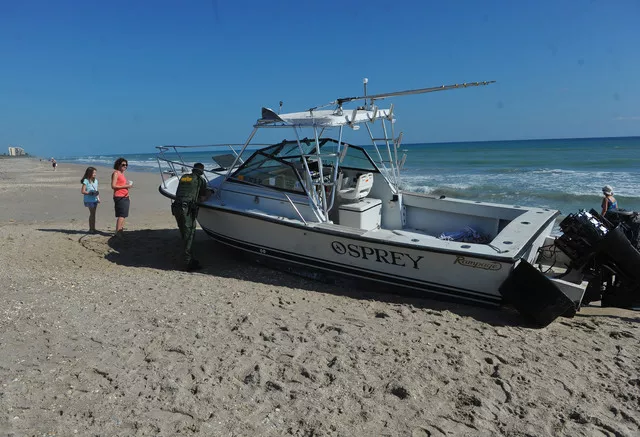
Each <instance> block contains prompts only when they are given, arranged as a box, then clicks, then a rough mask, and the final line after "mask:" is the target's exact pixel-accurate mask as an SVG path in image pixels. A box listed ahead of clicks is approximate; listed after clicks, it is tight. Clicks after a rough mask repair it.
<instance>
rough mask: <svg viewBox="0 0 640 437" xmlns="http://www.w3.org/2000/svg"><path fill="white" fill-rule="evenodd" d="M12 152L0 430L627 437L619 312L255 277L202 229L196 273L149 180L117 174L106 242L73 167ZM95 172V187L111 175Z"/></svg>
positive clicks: (7, 169) (638, 424) (632, 372)
mask: <svg viewBox="0 0 640 437" xmlns="http://www.w3.org/2000/svg"><path fill="white" fill-rule="evenodd" d="M16 162H17V161H16ZM16 162H13V163H12V165H7V163H8V161H7V160H0V202H1V204H2V205H3V206H5V207H4V208H0V235H1V237H2V238H1V239H0V244H1V246H0V283H2V284H3V285H4V290H3V291H2V296H3V306H2V309H1V310H0V345H1V346H2V350H3V354H0V380H1V383H2V390H0V392H1V394H0V407H1V408H0V433H3V434H8V435H12V434H13V435H46V434H49V435H74V434H75V435H108V436H111V435H132V436H150V435H176V434H181V435H192V436H196V435H201V436H210V435H263V436H280V435H287V434H289V435H325V436H339V435H344V436H347V435H348V436H351V435H354V436H369V435H390V436H405V435H410V436H426V435H431V436H444V435H473V436H476V435H481V436H523V435H554V436H585V437H586V436H593V435H603V436H604V435H614V434H615V435H620V436H633V435H638V434H639V433H640V413H639V412H638V408H637V406H638V400H639V399H640V393H639V392H638V389H639V387H640V380H639V378H638V369H639V368H640V345H639V344H638V343H639V342H638V339H640V323H639V322H640V316H639V315H638V313H637V312H634V311H627V310H619V309H613V308H597V307H587V308H583V309H581V311H580V312H579V313H578V315H577V316H576V317H574V318H572V319H568V318H561V319H558V320H557V321H555V322H554V323H552V324H551V325H549V326H548V327H547V328H544V329H531V328H528V327H526V326H522V325H521V319H520V316H519V315H518V314H516V313H515V312H511V311H508V310H506V309H488V308H476V307H472V306H467V305H464V304H454V303H448V302H440V301H435V300H430V299H419V298H408V297H403V296H398V295H394V294H391V293H377V292H372V291H368V290H365V289H358V288H357V287H354V286H353V285H346V284H345V283H342V282H340V281H336V282H328V281H325V282H322V281H313V280H310V279H307V278H304V277H302V276H294V275H291V274H287V273H284V272H282V271H279V270H273V269H269V268H266V267H264V266H262V265H260V264H257V263H253V262H249V261H247V260H246V259H244V258H243V257H240V256H238V255H237V254H236V253H234V252H231V251H229V250H228V249H227V248H225V247H222V246H220V245H218V244H216V243H214V242H212V241H211V240H210V239H209V238H208V237H207V236H206V235H205V234H204V232H203V231H202V230H200V229H198V231H197V233H196V238H195V241H194V251H195V254H196V257H197V258H198V259H200V261H201V262H202V264H203V265H204V266H205V267H204V269H203V270H202V271H200V272H198V273H186V272H183V271H180V270H178V266H179V265H180V262H179V251H180V250H179V248H180V246H181V240H180V237H179V233H178V230H177V228H176V224H175V221H174V219H173V217H172V216H171V214H170V211H169V201H168V199H165V198H164V197H163V196H162V195H160V194H159V193H158V185H159V184H160V182H161V178H160V177H159V175H158V174H153V173H144V172H140V173H135V172H129V171H127V172H126V174H127V175H130V179H133V181H134V188H133V189H132V192H131V196H132V200H131V214H130V217H129V218H128V219H127V221H126V226H125V228H126V232H125V236H124V238H123V239H122V240H119V239H114V238H110V233H112V231H113V227H114V225H115V217H114V216H113V202H112V200H111V199H110V198H109V196H107V197H106V198H104V199H103V201H102V204H101V206H100V207H99V208H98V217H97V226H98V229H100V230H102V231H104V233H103V234H96V235H90V234H88V233H87V230H88V211H87V209H86V208H85V207H84V206H83V204H82V195H81V194H80V178H81V177H82V175H83V173H84V169H85V168H86V166H83V165H77V164H75V165H74V164H71V165H70V164H66V163H60V162H59V164H58V168H57V170H56V171H55V172H54V171H53V170H52V169H51V165H50V163H48V162H42V163H41V162H39V161H37V159H36V160H35V161H32V162H29V161H27V160H22V159H21V160H20V163H19V164H17V165H16ZM96 167H98V180H99V181H100V182H101V186H100V191H101V192H104V190H105V187H108V180H109V176H110V174H111V171H112V169H110V168H107V167H100V166H96ZM101 197H102V195H101Z"/></svg>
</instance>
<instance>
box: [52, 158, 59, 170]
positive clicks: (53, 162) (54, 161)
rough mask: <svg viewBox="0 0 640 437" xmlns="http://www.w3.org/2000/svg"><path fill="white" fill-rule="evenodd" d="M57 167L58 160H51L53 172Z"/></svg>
mask: <svg viewBox="0 0 640 437" xmlns="http://www.w3.org/2000/svg"><path fill="white" fill-rule="evenodd" d="M57 166H58V163H57V162H56V160H55V159H53V158H51V167H53V171H56V167H57Z"/></svg>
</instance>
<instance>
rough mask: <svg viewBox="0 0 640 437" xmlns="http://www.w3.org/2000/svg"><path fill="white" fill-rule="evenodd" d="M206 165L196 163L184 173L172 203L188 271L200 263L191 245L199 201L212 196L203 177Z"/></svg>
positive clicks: (196, 267) (197, 266)
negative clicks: (192, 251)
mask: <svg viewBox="0 0 640 437" xmlns="http://www.w3.org/2000/svg"><path fill="white" fill-rule="evenodd" d="M203 171H204V165H203V164H201V163H199V162H198V163H196V164H194V166H193V170H192V172H191V173H187V174H184V175H182V177H181V178H180V182H179V183H178V189H177V190H176V200H175V201H174V202H173V203H172V204H171V212H172V213H173V215H174V217H175V218H176V223H177V224H178V228H179V229H180V236H181V237H182V243H183V245H182V252H183V256H184V262H185V266H186V270H187V271H193V270H197V269H199V268H200V267H201V265H200V263H199V262H198V261H197V260H196V259H194V258H193V255H192V254H191V245H192V243H193V237H194V235H195V232H196V218H197V217H198V202H204V201H205V200H207V199H208V198H209V197H210V196H211V191H209V190H208V189H207V181H206V180H205V179H204V178H203V177H202V175H203Z"/></svg>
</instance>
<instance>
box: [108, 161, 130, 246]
mask: <svg viewBox="0 0 640 437" xmlns="http://www.w3.org/2000/svg"><path fill="white" fill-rule="evenodd" d="M127 167H129V162H128V161H127V160H126V159H124V158H118V159H116V162H115V163H114V164H113V169H114V171H113V173H112V174H111V188H112V189H113V205H114V208H115V211H116V233H115V235H116V236H121V235H122V233H123V231H124V220H125V219H126V218H127V217H129V205H130V203H131V202H130V199H129V188H131V187H132V186H133V182H132V181H127V178H125V177H124V172H125V171H127Z"/></svg>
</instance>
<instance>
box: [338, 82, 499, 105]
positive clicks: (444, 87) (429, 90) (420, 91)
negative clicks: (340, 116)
mask: <svg viewBox="0 0 640 437" xmlns="http://www.w3.org/2000/svg"><path fill="white" fill-rule="evenodd" d="M495 82H496V81H495V80H487V81H484V82H469V83H456V84H452V85H442V86H435V87H430V88H418V89H415V90H406V91H395V92H392V93H382V94H372V95H369V96H368V95H366V92H365V95H364V96H358V97H342V98H339V99H337V100H336V101H335V103H336V104H337V105H338V106H342V104H343V103H345V102H351V101H353V100H363V99H365V100H370V101H371V102H373V101H374V100H381V99H386V98H387V97H396V96H407V95H411V94H424V93H434V92H436V91H447V90H455V89H458V88H469V87H475V86H483V85H489V84H492V83H495Z"/></svg>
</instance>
